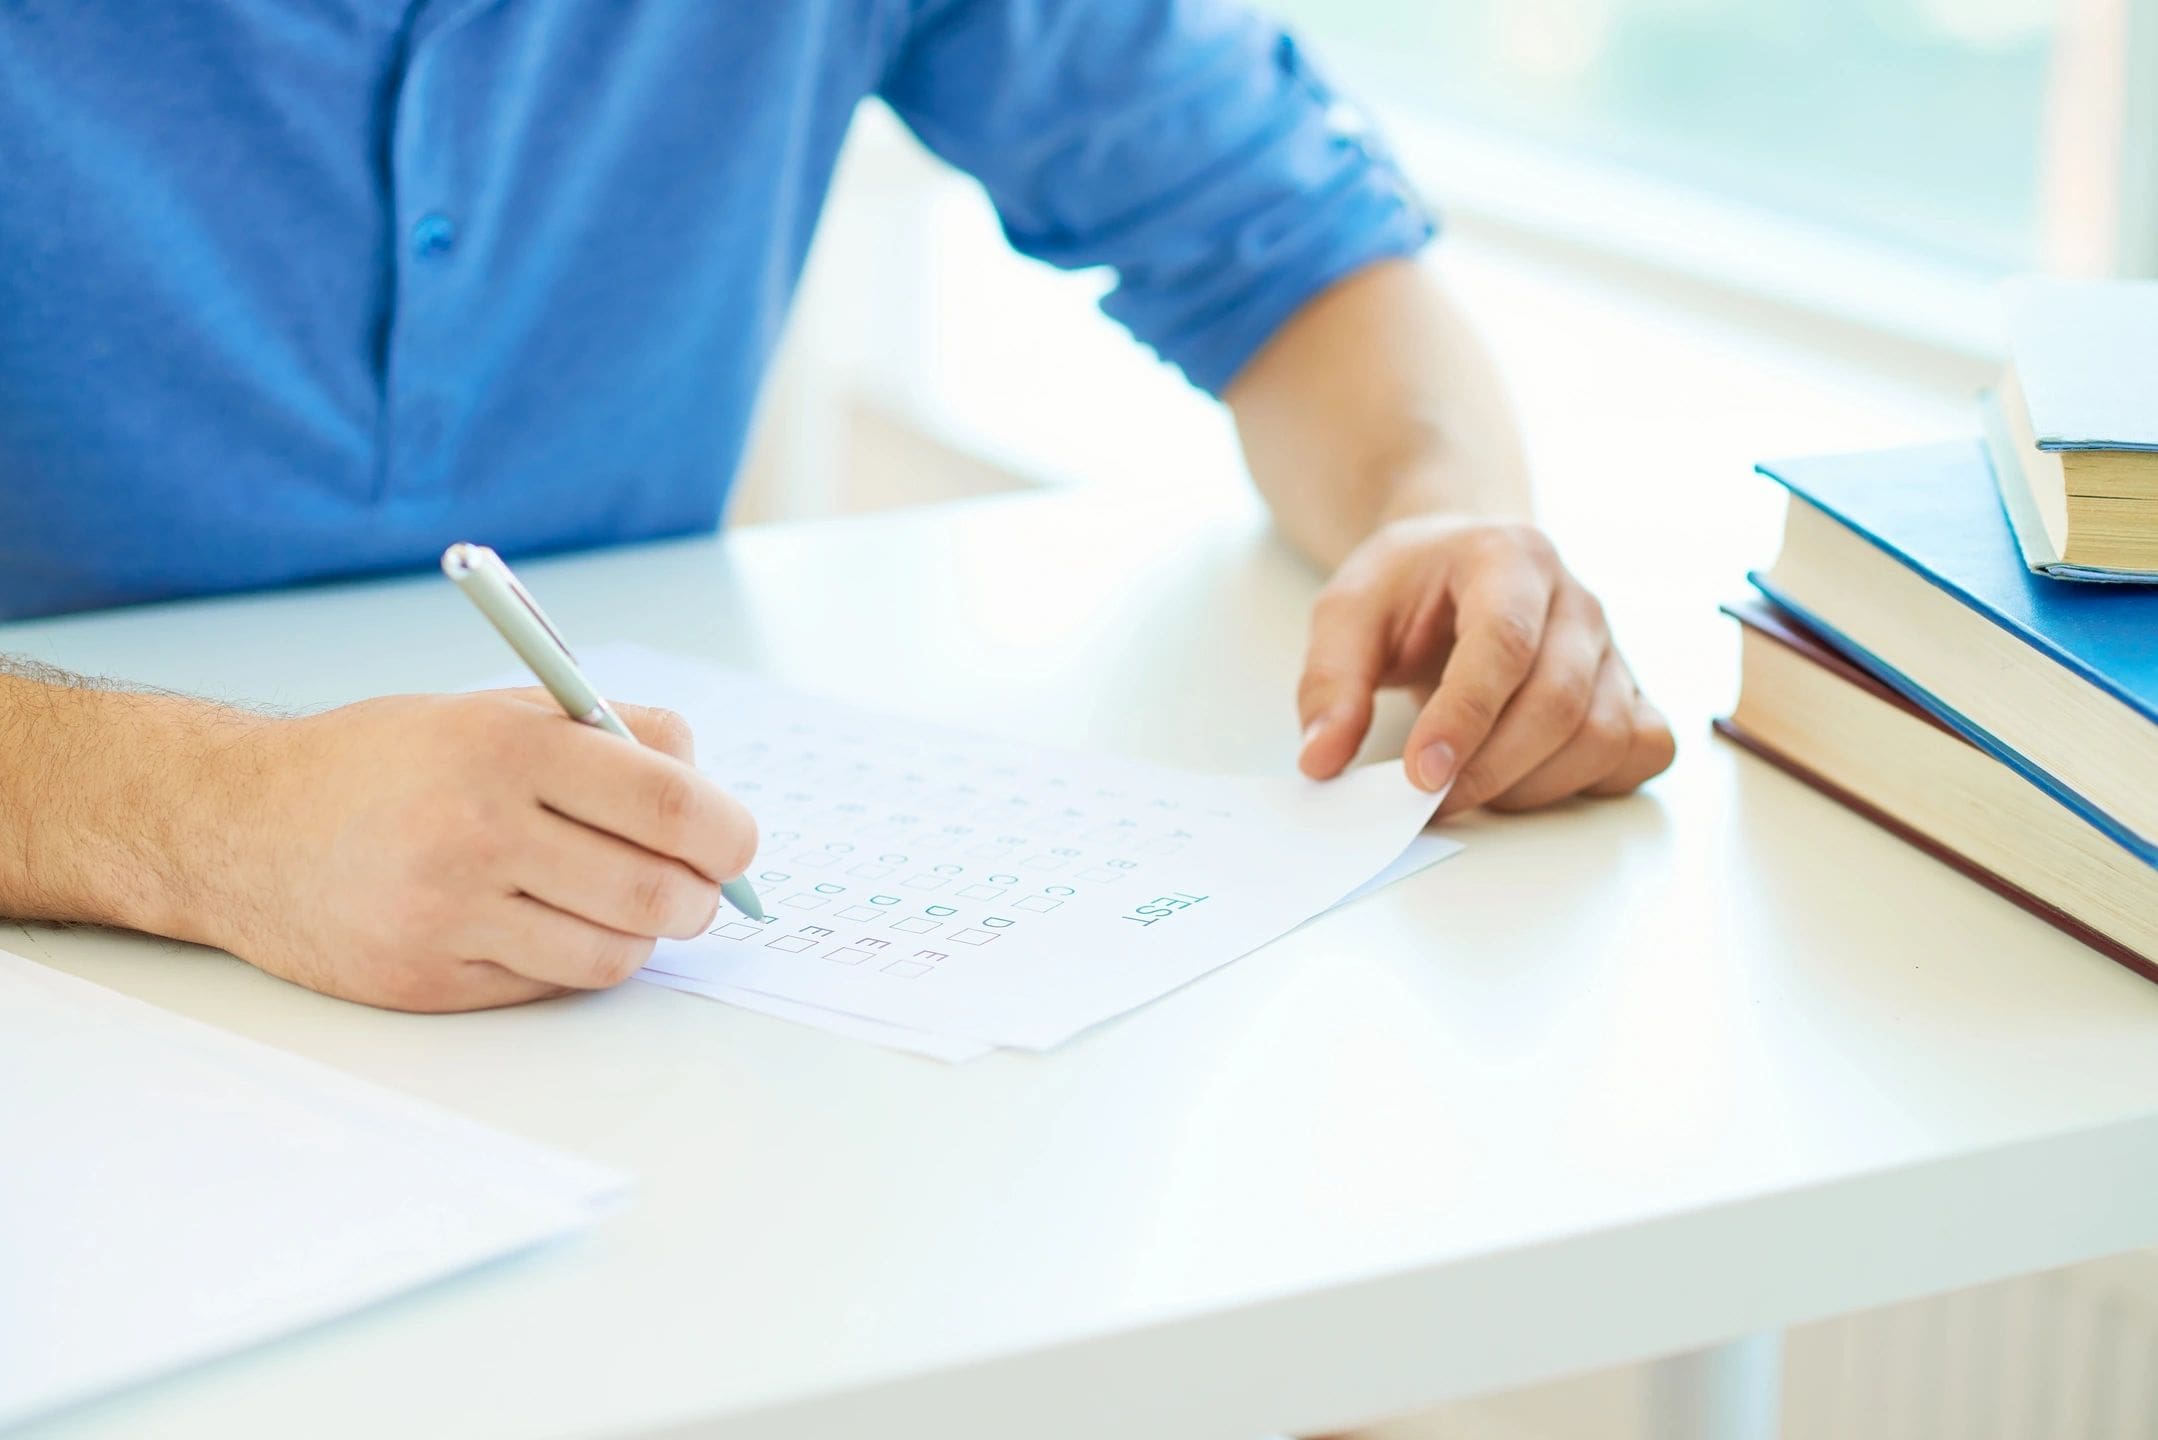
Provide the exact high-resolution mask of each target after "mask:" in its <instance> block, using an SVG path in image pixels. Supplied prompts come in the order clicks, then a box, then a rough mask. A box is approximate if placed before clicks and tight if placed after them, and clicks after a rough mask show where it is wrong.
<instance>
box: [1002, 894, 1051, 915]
mask: <svg viewBox="0 0 2158 1440" xmlns="http://www.w3.org/2000/svg"><path fill="white" fill-rule="evenodd" d="M1063 903H1064V902H1063V901H1062V900H1052V899H1050V898H1049V897H1048V896H1047V895H1023V896H1021V897H1020V898H1019V899H1017V900H1014V901H1013V902H1012V906H1013V908H1014V909H1019V910H1038V911H1040V912H1041V913H1042V914H1044V915H1046V914H1048V913H1049V912H1050V911H1051V910H1054V909H1056V908H1057V906H1059V905H1062V904H1063Z"/></svg>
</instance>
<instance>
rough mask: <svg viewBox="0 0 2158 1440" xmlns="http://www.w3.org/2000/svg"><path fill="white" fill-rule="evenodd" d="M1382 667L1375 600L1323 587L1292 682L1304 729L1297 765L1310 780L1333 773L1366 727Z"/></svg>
mask: <svg viewBox="0 0 2158 1440" xmlns="http://www.w3.org/2000/svg"><path fill="white" fill-rule="evenodd" d="M1385 669H1386V622H1385V616H1384V612H1383V609H1382V607H1381V603H1380V601H1379V598H1378V596H1377V595H1376V594H1374V593H1373V592H1370V591H1367V590H1362V589H1349V588H1336V587H1329V588H1328V589H1327V590H1326V591H1324V592H1322V593H1321V594H1320V596H1319V600H1318V603H1317V604H1316V605H1315V606H1313V607H1312V611H1311V641H1310V644H1309V646H1308V647H1307V648H1306V650H1305V652H1304V674H1303V678H1302V679H1301V680H1299V681H1298V682H1297V687H1296V712H1297V717H1298V719H1299V720H1300V721H1301V722H1302V724H1303V727H1304V739H1303V745H1302V748H1301V750H1300V751H1299V752H1298V754H1297V767H1298V768H1299V769H1301V770H1302V771H1303V772H1304V773H1305V774H1306V775H1309V776H1310V777H1311V778H1312V779H1314V780H1325V779H1328V778H1330V777H1332V776H1335V775H1339V774H1340V773H1341V771H1342V769H1343V768H1344V767H1345V766H1347V765H1348V763H1349V762H1350V761H1351V760H1354V759H1355V758H1356V751H1357V747H1358V746H1360V745H1362V744H1363V743H1364V735H1365V733H1366V732H1367V731H1369V730H1370V729H1371V703H1372V694H1373V692H1374V691H1375V690H1377V689H1378V685H1379V677H1380V675H1381V674H1383V673H1384V671H1385Z"/></svg>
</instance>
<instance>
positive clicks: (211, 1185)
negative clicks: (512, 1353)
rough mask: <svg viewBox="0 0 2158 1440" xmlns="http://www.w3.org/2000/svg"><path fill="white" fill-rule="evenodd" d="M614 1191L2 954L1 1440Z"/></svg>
mask: <svg viewBox="0 0 2158 1440" xmlns="http://www.w3.org/2000/svg"><path fill="white" fill-rule="evenodd" d="M625 1188H626V1182H625V1181H624V1180H623V1179H622V1178H621V1177H619V1176H616V1175H613V1174H611V1173H609V1172H606V1171H603V1170H601V1169H599V1168H597V1167H595V1166H591V1165H588V1164H586V1163H584V1162H583V1161H580V1160H576V1159H573V1158H571V1157H569V1156H565V1155H561V1154H558V1153H556V1152H554V1151H551V1150H546V1149H543V1148H541V1147H539V1146H536V1145H532V1144H529V1143H527V1142H525V1141H522V1140H518V1139H515V1138H513V1137H510V1136H507V1135H503V1134H500V1133H498V1132H496V1131H493V1130H489V1129H487V1128H486V1127H484V1126H481V1125H477V1124H474V1123H472V1122H471V1121H468V1120H465V1119H462V1118H460V1117H458V1116H456V1115H452V1114H450V1113H448V1112H446V1111H442V1110H438V1109H436V1108H434V1107H432V1106H429V1105H425V1104H422V1103H420V1102H418V1101H415V1100H411V1099H409V1098H406V1097H404V1096H400V1095H396V1094H394V1093H392V1092H389V1091H385V1090H381V1089H378V1088H376V1087H374V1086H371V1085H368V1084H366V1083H364V1082H362V1081H359V1080H355V1079H353V1078H351V1077H350V1076H347V1075H343V1074H340V1073H339V1072H337V1071H334V1070H331V1069H328V1068H327V1067H324V1066H320V1065H316V1064H313V1063H311V1062H309V1061H305V1060H302V1059H299V1058H298V1057H295V1056H292V1055H288V1054H286V1053H284V1052H282V1051H278V1050H273V1049H270V1048H268V1047H266V1046H262V1045H258V1044H255V1043H253V1042H251V1041H247V1040H243V1039H240V1038H238V1037H237V1036H233V1035H229V1034H227V1033H225V1032H224V1031H221V1030H217V1029H214V1028H212V1027H210V1026H207V1025H202V1024H199V1023H197V1022H195V1021H192V1020H187V1019H184V1018H182V1017H180V1016H176V1015H172V1014H168V1013H167V1012H165V1011H162V1010H159V1009H158V1008H156V1007H155V1006H152V1005H148V1004H144V1003H143V1002H141V1001H137V1000H133V999H130V998H128V997H126V996H123V995H118V994H115V993H113V992H112V991H109V990H106V989H103V988H102V987H100V986H96V985H92V984H90V983H88V982H87V981H83V980H78V979H75V978H74V977H72V976H69V975H65V974H63V973H61V972H59V971H57V970H53V969H51V968H49V967H47V966H43V965H39V964H36V963H34V962H32V961H29V960H25V959H22V958H19V957H17V956H14V955H10V954H7V953H5V952H0V1430H4V1429H6V1428H8V1427H9V1426H11V1425H13V1424H15V1423H18V1422H20V1421H23V1420H26V1419H28V1418H30V1417H32V1416H35V1415H39V1414H42V1413H44V1412H46V1411H49V1410H52V1409H55V1408H58V1407H60V1406H64V1405H67V1404H69V1403H72V1402H75V1401H78V1400H82V1399H86V1398H89V1397H91V1396H93V1395H97V1394H100V1393H102V1392H104V1391H107V1390H111V1389H115V1388H117V1387H119V1386H122V1385H126V1384H130V1383H133V1382H135V1381H138V1380H143V1379H147V1378H150V1377H152V1376H155V1375H158V1374H161V1373H164V1372H167V1371H170V1370H174V1369H177V1368H179V1367H181V1366H183V1365H187V1364H190V1363H194V1362H196V1361H201V1360H206V1359H209V1358H212V1357H214V1356H218V1355H222V1354H225V1353H228V1352H230V1351H234V1350H238V1349H240V1348H242V1347H244V1346H248V1345H253V1344H256V1343H259V1342H261V1341H264V1340H268V1339H270V1338H272V1337H273V1336H276V1335H279V1334H282V1333H284V1332H287V1331H291V1330H296V1329H298V1328H300V1327H302V1326H307V1325H312V1324H315V1323H317V1322H318V1321H322V1320H326V1319H329V1318H331V1317H333V1316H336V1315H340V1314H343V1313H345V1312H348V1311H351V1310H355V1309H358V1308H360V1307H361V1306H364V1305H367V1304H370V1303H372V1302H374V1301H377V1300H381V1299H384V1298H386V1297H388V1296H391V1295H394V1294H397V1293H398V1292H400V1291H404V1290H408V1289H412V1288H414V1287H417V1286H420V1285H423V1284H426V1283H428V1282H430V1281H434V1280H438V1279H440V1278H442V1277H444V1276H447V1275H450V1274H452V1273H455V1272H457V1271H460V1270H464V1269H466V1268H468V1267H471V1266H474V1265H478V1264H480V1263H482V1262H484V1261H488V1260H492V1259H495V1258H498V1257H500V1256H503V1255H507V1254H510V1253H511V1252H513V1251H517V1250H522V1249H524V1248H526V1247H528V1246H531V1245H534V1244H537V1243H539V1242H541V1241H544V1240H547V1239H550V1238H552V1237H555V1236H558V1235H562V1234H564V1233H566V1232H568V1231H570V1230H572V1229H575V1228H576V1227H578V1226H580V1225H582V1224H584V1223H586V1222H587V1221H588V1220H590V1219H591V1218H592V1217H593V1216H595V1215H596V1214H598V1213H600V1211H601V1210H602V1209H604V1208H605V1207H606V1206H607V1205H608V1204H610V1203H611V1202H613V1201H614V1200H616V1199H617V1198H619V1196H620V1195H621V1194H622V1192H623V1191H624V1189H625Z"/></svg>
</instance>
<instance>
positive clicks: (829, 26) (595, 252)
mask: <svg viewBox="0 0 2158 1440" xmlns="http://www.w3.org/2000/svg"><path fill="white" fill-rule="evenodd" d="M869 96H880V97H882V98H883V99H884V100H885V101H887V102H889V104H890V105H891V106H892V108H893V109H894V110H895V111H896V112H897V113H898V114H899V116H900V117H901V118H902V119H903V120H905V121H906V123H907V124H908V125H909V126H911V127H912V128H913V129H914V130H915V132H916V133H917V134H919V135H920V136H921V137H922V139H923V140H925V141H926V142H927V143H928V144H929V145H930V146H931V147H932V148H933V149H935V150H936V151H938V152H939V153H940V154H942V155H944V156H945V157H947V158H948V159H950V160H951V161H953V162H954V163H956V164H957V165H959V166H960V167H962V168H963V169H965V170H968V171H970V172H972V173H973V174H974V175H976V176H978V177H979V178H980V179H981V181H982V183H983V184H984V185H985V186H986V188H987V189H988V192H989V194H990V196H991V197H992V198H993V200H994V201H995V203H996V205H997V208H998V210H999V212H1000V213H1001V215H1002V217H1003V220H1004V223H1005V226H1006V228H1007V230H1008V232H1009V234H1010V236H1011V239H1012V243H1013V244H1014V245H1016V246H1017V247H1018V248H1019V249H1020V250H1022V251H1024V252H1026V253H1027V254H1030V255H1035V256H1039V257H1040V258H1042V259H1044V260H1047V261H1050V262H1051V263H1053V264H1057V265H1062V266H1095V265H1106V266H1112V267H1114V269H1115V271H1116V273H1117V277H1118V284H1117V285H1116V287H1115V289H1114V290H1113V292H1112V293H1111V294H1110V295H1109V296H1108V298H1107V299H1106V300H1105V301H1104V302H1103V303H1104V308H1105V309H1107V310H1108V312H1109V313H1110V314H1112V315H1114V316H1115V317H1116V318H1117V319H1119V320H1120V321H1122V322H1123V323H1124V324H1126V325H1127V326H1129V327H1130V328H1131V330H1132V331H1133V332H1134V333H1135V334H1137V335H1138V336H1139V337H1140V338H1141V339H1143V340H1145V341H1147V342H1148V343H1149V344H1151V345H1153V346H1154V347H1155V348H1156V349H1157V350H1159V351H1160V352H1161V353H1162V354H1163V355H1165V356H1167V357H1168V358H1169V359H1171V360H1173V361H1174V362H1176V363H1177V364H1178V365H1180V366H1182V367H1183V369H1184V372H1185V373H1186V374H1187V375H1188V376H1189V377H1190V379H1191V380H1192V381H1193V382H1194V383H1196V384H1198V385H1201V386H1204V387H1206V388H1208V389H1219V388H1220V387H1221V386H1222V385H1224V384H1225V383H1226V382H1227V381H1228V380H1229V379H1230V378H1231V377H1232V376H1233V375H1234V374H1235V373H1236V371H1237V369H1238V367H1239V366H1240V365H1241V364H1242V363H1243V362H1244V360H1245V359H1246V358H1247V357H1248V356H1249V355H1250V354H1251V352H1252V351H1253V350H1254V349H1255V348H1257V346H1258V345H1259V344H1260V343H1261V342H1262V341H1263V340H1264V339H1265V338H1266V337H1267V336H1268V335H1269V334H1270V333H1271V332H1272V331H1273V330H1274V329H1275V327H1276V326H1278V325H1279V324H1280V323H1281V322H1282V320H1284V319H1285V318H1286V317H1287V316H1288V315H1289V313H1290V312H1291V311H1293V310H1294V309H1295V308H1296V307H1297V306H1298V305H1299V304H1300V303H1302V302H1303V301H1304V300H1305V299H1306V298H1308V297H1309V296H1311V295H1312V294H1313V293H1314V292H1316V291H1317V290H1319V289H1320V288H1322V287H1324V286H1325V285H1327V284H1329V283H1330V282H1332V281H1333V280H1335V279H1336V278H1338V277H1340V276H1342V275H1344V274H1346V273H1347V272H1349V271H1350V270H1352V269H1355V268H1356V267H1359V266H1361V265H1364V264H1366V263H1368V262H1370V261H1372V260H1374V259H1377V258H1380V257H1383V256H1387V255H1393V254H1400V253H1404V252H1407V251H1410V250H1413V249H1414V248H1416V247H1417V246H1418V245H1420V244H1421V243H1422V241H1423V240H1424V239H1425V237H1426V235H1427V234H1428V232H1429V225H1428V222H1427V221H1426V219H1425V217H1424V215H1423V213H1422V211H1421V210H1420V209H1419V207H1418V206H1417V204H1416V203H1415V201H1414V200H1413V199H1412V198H1411V197H1410V195H1409V193H1408V191H1407V190H1406V188H1405V187H1404V185H1403V183H1402V181H1401V179H1400V177H1399V175H1398V174H1397V173H1396V171H1395V170H1394V168H1393V167H1392V166H1391V165H1390V164H1389V163H1388V162H1387V160H1386V159H1385V158H1384V156H1383V155H1382V154H1380V153H1378V152H1377V151H1376V150H1375V149H1374V147H1373V145H1372V144H1371V142H1370V140H1369V137H1367V136H1366V135H1364V134H1362V133H1361V130H1360V127H1359V126H1358V125H1357V124H1355V123H1354V122H1353V119H1350V118H1347V117H1348V116H1350V115H1351V114H1352V113H1353V112H1349V111H1348V108H1347V107H1346V106H1343V105H1341V104H1339V103H1338V102H1336V100H1335V99H1334V97H1333V95H1332V93H1331V92H1330V91H1329V90H1328V88H1327V86H1326V84H1325V83H1324V82H1323V81H1322V80H1320V79H1319V78H1318V76H1316V75H1315V74H1314V73H1313V71H1312V69H1311V68H1310V66H1309V65H1308V64H1307V62H1306V60H1305V59H1304V57H1303V55H1302V54H1301V53H1300V52H1299V50H1298V49H1297V47H1296V45H1295V44H1294V43H1293V42H1292V41H1291V40H1290V39H1289V38H1288V37H1287V36H1286V35H1285V34H1283V33H1282V32H1281V31H1280V30H1279V29H1278V28H1276V27H1275V26H1273V25H1271V24H1269V23H1268V22H1266V21H1264V20H1261V19H1259V18H1257V17H1256V16H1254V15H1252V14H1250V13H1248V12H1246V11H1244V10H1242V9H1240V8H1236V7H1234V6H1232V5H1229V4H1226V3H1221V0H641V3H638V4H624V3H617V0H172V3H160V4H154V5H114V4H100V3H92V0H13V3H9V4H6V5H4V6H0V618H7V617H19V616H24V615H32V614H40V613H46V612H51V611H58V610H66V609H77V608H84V607H91V606H100V605H111V604H118V603H124V602H128V601H136V600H149V599H157V598H162V597H168V596H177V595H187V594H196V593H203V592H209V591H218V590H230V589H238V588H245V587H252V586H263V585H276V584H283V583H288V582H293V581H300V580H306V579H312V578H317V577H326V576H332V575H341V574H351V573H357V572H362V571H368V570H377V569H388V568H396V567H403V566H414V565H421V564H425V563H428V562H430V561H431V560H432V559H433V557H434V556H435V555H436V554H438V553H439V552H440V550H441V548H442V546H443V545H444V544H446V543H448V542H449V541H452V540H455V539H460V538H470V539H475V540H482V541H487V542H491V543H493V544H495V545H496V546H498V547H500V548H503V549H505V550H507V551H510V552H520V551H522V552H530V551H538V550H552V549H563V548H569V547H575V546H583V545H590V544H600V543H606V542H610V541H619V540H629V539H635V538H641V537H650V536H660V535H669V534H677V533H682V532H688V531H696V530H703V529H708V528H710V527H712V526H713V525H715V524H717V523H718V519H719V515H720V509H721V504H722V501H723V500H724V498H725V494H726V490H727V486H728V481H729V477H730V475H731V473H732V471H733V468H734V465H735V462H736V460H737V457H738V455H739V452H740V450H741V446H742V439H743V432H744V429H745V426H746V424H747V422H748V419H749V415H750V409H751V404H752V401H753V398H754V395H755V391H756V387H757V383H758V380H759V377H760V375H761V373H762V370H763V367H764V364H765V361H766V358H767V356H768V355H769V353H770V351H771V347H772V342H773V339H774V336H775V335H776V333H777V332H778V329H779V326H780V323H781V320H782V318H783V316H784V314H785V311H786V308H787V304H788V300H789V297H790V296H791V294H792V292H793V290H794V286H795V280H796V277H797V275H798V273H799V271H800V268H801V264H802V259H803V254H804V251H805V250H806V249H807V247H808V244H809V240H810V234H811V231H812V230H813V229H814V227H815V225H816V221H817V214H818V210H819V208H820V206H821V204H822V202H823V199H824V194H825V189H826V185H827V182H828V181H829V179H830V176H831V171H832V164H833V159H834V156H835V155H836V153H837V152H838V149H839V144H840V140H841V137H842V135H843V134H844V133H845V131H846V129H847V125H848V122H849V120H850V118H851V117H852V115H853V113H854V111H855V108H856V107H857V105H858V104H859V103H860V102H861V101H862V100H863V99H864V98H865V97H869Z"/></svg>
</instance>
